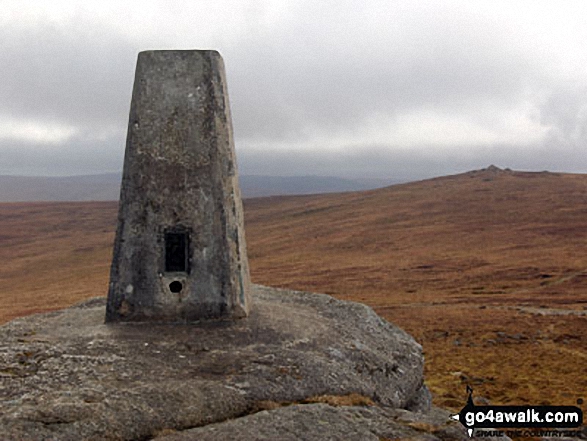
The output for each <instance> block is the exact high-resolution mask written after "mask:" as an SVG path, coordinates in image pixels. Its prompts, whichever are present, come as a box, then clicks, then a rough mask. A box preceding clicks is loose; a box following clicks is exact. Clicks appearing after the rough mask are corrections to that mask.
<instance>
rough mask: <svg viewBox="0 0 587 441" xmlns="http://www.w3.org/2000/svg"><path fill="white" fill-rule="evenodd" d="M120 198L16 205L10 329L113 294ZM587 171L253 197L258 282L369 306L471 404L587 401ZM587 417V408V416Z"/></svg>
mask: <svg viewBox="0 0 587 441" xmlns="http://www.w3.org/2000/svg"><path fill="white" fill-rule="evenodd" d="M116 210H117V204H116V203H115V202H104V203H102V202H100V203H97V202H96V203H38V204H31V203H27V204H19V203H16V204H14V203H13V204H0V258H1V259H2V262H3V263H2V267H1V269H0V283H1V284H2V285H1V286H2V289H1V292H0V304H1V305H2V308H1V310H0V321H2V322H5V321H7V320H9V319H11V318H14V317H17V316H20V315H25V314H30V313H34V312H40V311H46V310H51V309H57V308H61V307H64V306H67V305H70V304H72V303H74V302H77V301H79V300H81V299H83V298H87V297H93V296H96V295H104V294H105V293H106V289H107V283H108V269H109V264H110V257H111V246H112V241H113V234H114V227H115V219H116ZM586 215H587V176H585V175H571V174H555V173H522V172H511V171H500V170H495V169H488V170H483V171H476V172H470V173H466V174H462V175H456V176H448V177H442V178H437V179H431V180H426V181H421V182H417V183H410V184H404V185H396V186H392V187H387V188H384V189H379V190H372V191H366V192H358V193H343V194H334V195H333V194H329V195H317V196H294V197H271V198H260V199H251V200H246V201H245V216H246V229H247V230H246V232H247V242H248V248H249V259H250V263H251V271H252V277H253V280H254V282H255V283H261V284H266V285H271V286H279V287H288V288H293V289H301V290H308V291H316V292H325V293H328V294H331V295H333V296H336V297H338V298H341V299H349V300H354V301H360V302H364V303H366V304H368V305H370V306H372V307H373V308H375V310H376V311H377V312H378V313H379V314H381V315H382V316H384V317H385V318H387V319H388V320H390V321H392V322H394V323H396V324H398V325H400V326H401V327H403V328H404V329H406V330H407V331H408V332H410V333H411V334H412V335H414V336H415V337H416V338H417V339H418V341H420V342H421V343H422V345H423V347H424V350H425V354H426V378H427V383H428V385H429V386H430V388H431V389H432V391H433V393H434V395H435V402H436V403H437V404H439V405H441V406H445V407H449V408H453V409H458V408H460V407H462V405H463V404H464V399H465V395H466V394H465V385H466V384H469V385H471V386H472V387H473V388H474V390H475V395H481V396H484V397H485V398H487V399H489V400H490V401H491V402H493V403H496V404H524V403H531V404H541V403H550V404H569V405H571V404H575V403H576V400H577V399H578V398H583V399H587V370H586V368H585V366H587V251H586V250H587V216H586ZM584 410H587V409H584Z"/></svg>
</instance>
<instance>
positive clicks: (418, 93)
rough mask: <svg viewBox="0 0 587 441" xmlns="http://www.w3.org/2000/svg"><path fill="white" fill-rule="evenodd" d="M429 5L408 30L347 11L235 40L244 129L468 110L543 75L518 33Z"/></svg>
mask: <svg viewBox="0 0 587 441" xmlns="http://www.w3.org/2000/svg"><path fill="white" fill-rule="evenodd" d="M355 6H356V5H355ZM357 10H360V8H357ZM440 12H444V14H440ZM423 13H424V14H425V15H424V16H423V17H417V16H416V14H412V15H410V16H409V18H410V19H411V20H413V23H412V24H410V25H409V26H408V25H406V27H407V29H406V32H405V34H401V35H396V34H395V33H394V32H389V33H382V34H377V33H374V32H373V31H372V30H371V29H370V23H369V22H360V23H359V24H356V23H355V26H354V27H353V26H352V24H353V23H354V18H353V17H352V16H350V14H349V17H347V18H346V21H345V24H348V25H349V26H348V29H344V26H339V27H336V26H335V25H333V24H330V23H328V24H326V25H325V26H326V27H327V28H328V26H331V27H333V28H334V29H326V30H324V29H322V30H320V27H319V25H318V24H316V23H312V22H310V23H309V24H306V23H304V22H303V21H301V20H300V21H297V22H296V24H295V25H292V26H291V27H287V28H286V29H284V30H283V31H280V32H279V33H278V38H275V39H273V40H270V41H262V40H259V41H255V40H252V41H246V42H245V44H244V45H243V46H242V47H239V48H228V49H227V53H228V55H229V56H228V57H227V63H228V64H229V65H230V66H232V67H231V70H232V71H233V73H234V75H233V76H231V79H230V81H231V85H232V90H233V93H232V96H234V97H235V106H234V115H235V127H236V129H237V133H238V134H240V136H242V137H243V138H245V139H247V140H277V139H284V138H287V139H296V138H300V137H303V136H304V135H305V134H307V132H308V131H309V130H311V129H316V128H319V129H322V130H331V131H332V130H341V129H344V130H348V129H352V128H355V127H359V126H360V125H362V124H364V122H365V120H366V119H367V118H368V117H369V116H371V115H372V114H373V113H383V114H387V115H389V117H390V118H393V117H394V115H397V114H398V113H401V112H405V111H411V110H414V109H418V108H423V107H425V108H426V107H427V108H439V109H444V110H450V111H452V112H463V113H467V112H468V110H469V109H474V108H475V107H476V106H477V105H478V104H479V103H486V102H488V101H489V102H492V103H497V104H500V105H502V106H504V107H508V106H510V105H511V104H512V103H513V102H515V101H516V100H518V99H519V98H520V96H521V95H522V94H523V93H524V85H525V84H527V83H528V82H529V81H532V78H531V77H533V76H540V75H541V72H540V66H537V65H536V63H535V62H534V61H533V60H532V59H531V58H530V56H529V55H527V54H525V53H524V47H523V46H522V45H521V43H520V42H516V41H512V40H508V39H506V38H500V36H499V35H497V36H494V37H495V38H491V39H486V38H485V37H486V35H485V34H483V33H477V32H476V29H477V28H479V27H480V26H481V25H482V24H483V21H482V20H481V19H480V18H479V17H474V16H466V15H465V16H462V17H453V18H452V20H451V21H449V22H443V21H442V19H443V18H446V15H447V11H446V10H443V9H442V8H441V7H440V6H435V7H431V8H429V9H427V10H426V11H424V12H423ZM389 26H390V27H393V26H394V17H393V16H390V17H389ZM483 26H484V27H487V26H488V24H486V23H485V24H483ZM329 30H331V31H332V32H336V37H335V38H332V36H330V37H331V38H328V35H327V34H328V31H329ZM361 37H362V38H361ZM248 47H251V48H252V49H250V50H249V49H245V48H248ZM537 70H538V71H537Z"/></svg>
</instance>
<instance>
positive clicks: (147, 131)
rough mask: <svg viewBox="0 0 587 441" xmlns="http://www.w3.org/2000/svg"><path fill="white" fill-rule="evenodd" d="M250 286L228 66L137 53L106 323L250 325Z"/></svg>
mask: <svg viewBox="0 0 587 441" xmlns="http://www.w3.org/2000/svg"><path fill="white" fill-rule="evenodd" d="M249 284H250V279H249V266H248V261H247V249H246V244H245V235H244V226H243V209H242V201H241V195H240V190H239V185H238V175H237V169H236V161H235V152H234V141H233V134H232V122H231V117H230V108H229V104H228V94H227V89H226V78H225V73H224V64H223V61H222V58H221V56H220V54H219V53H218V52H216V51H199V50H193V51H192V50H190V51H185V50H178V51H147V52H141V53H140V54H139V57H138V62H137V69H136V76H135V83H134V89H133V96H132V103H131V109H130V118H129V122H128V134H127V141H126V154H125V158H124V171H123V177H122V187H121V191H120V206H119V213H118V228H117V231H116V239H115V242H114V254H113V258H112V268H111V272H110V285H109V291H108V303H107V308H106V322H118V321H163V322H176V321H186V320H187V321H192V320H198V319H204V318H213V317H244V316H246V315H247V314H248V312H249V304H250V299H249Z"/></svg>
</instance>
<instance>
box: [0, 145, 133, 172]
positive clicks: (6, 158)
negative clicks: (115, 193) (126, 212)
mask: <svg viewBox="0 0 587 441" xmlns="http://www.w3.org/2000/svg"><path fill="white" fill-rule="evenodd" d="M0 153H1V160H0V175H29V176H32V175H41V176H70V175H85V174H97V173H104V172H114V171H119V170H121V169H122V163H123V159H124V141H123V140H119V142H118V143H116V142H114V143H113V142H112V140H111V139H107V140H96V139H93V140H90V139H87V138H86V139H80V138H74V139H73V140H71V141H70V142H69V143H67V144H65V145H63V146H59V147H50V148H47V147H46V146H44V145H39V144H35V143H27V142H22V141H21V142H14V141H12V142H9V143H8V142H6V141H1V142H0Z"/></svg>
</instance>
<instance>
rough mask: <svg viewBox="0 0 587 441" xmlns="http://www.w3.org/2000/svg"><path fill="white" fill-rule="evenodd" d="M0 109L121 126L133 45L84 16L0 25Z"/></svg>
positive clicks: (13, 113) (73, 122) (75, 122)
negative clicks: (60, 24) (57, 21)
mask: <svg viewBox="0 0 587 441" xmlns="http://www.w3.org/2000/svg"><path fill="white" fill-rule="evenodd" d="M0 40H1V41H2V46H1V48H0V65H1V66H2V70H1V71H0V72H1V73H0V81H1V83H2V87H0V113H1V114H5V115H11V116H13V117H20V118H27V119H33V120H41V121H47V122H60V123H63V122H65V123H67V124H69V125H74V126H78V127H80V126H81V127H93V128H95V129H96V130H97V131H99V130H100V129H101V127H102V126H121V127H124V126H126V122H125V121H124V120H125V118H126V117H127V115H128V107H129V102H130V95H131V88H132V81H133V71H134V63H135V61H136V48H135V47H134V46H133V44H132V43H131V42H129V41H126V40H124V39H123V38H121V37H120V36H119V35H115V34H112V33H111V32H109V30H108V29H107V28H103V27H99V26H96V25H95V24H94V23H92V22H90V21H89V20H88V19H85V20H84V19H83V18H82V17H80V18H79V20H78V21H76V22H75V23H72V24H70V25H68V26H64V27H56V26H55V25H50V24H44V25H40V26H35V27H22V26H18V25H8V26H3V27H2V28H0Z"/></svg>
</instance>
